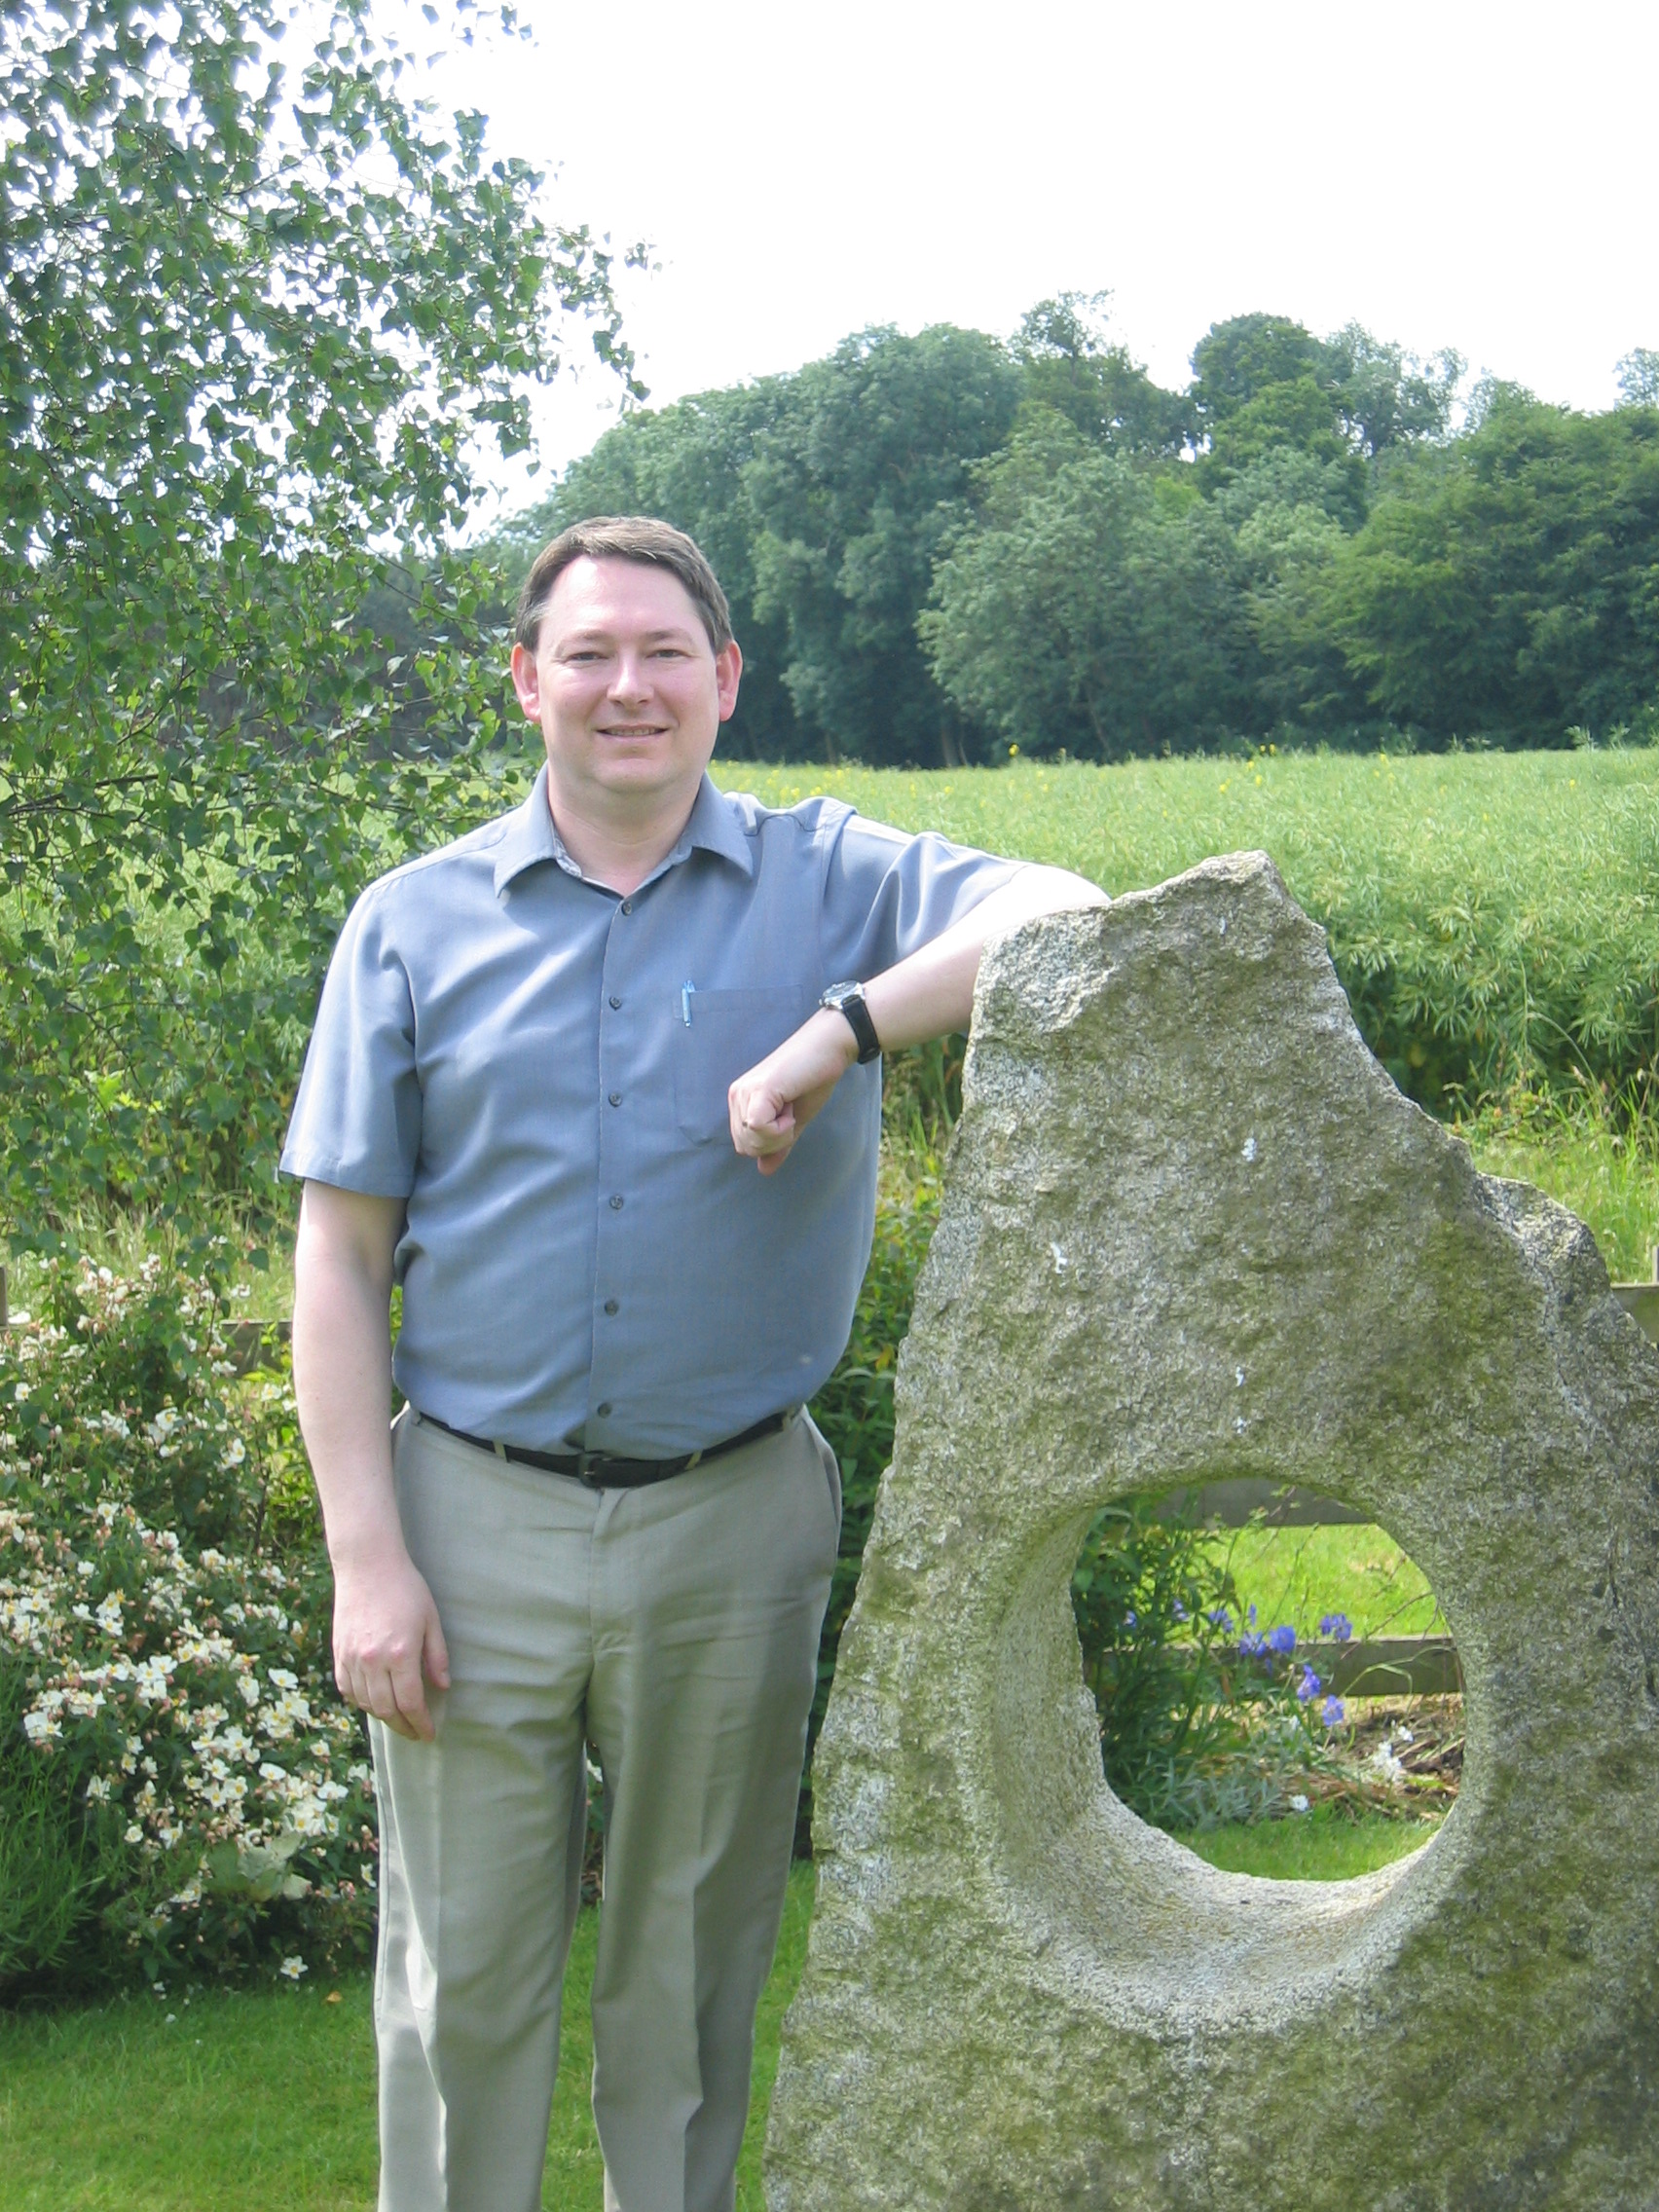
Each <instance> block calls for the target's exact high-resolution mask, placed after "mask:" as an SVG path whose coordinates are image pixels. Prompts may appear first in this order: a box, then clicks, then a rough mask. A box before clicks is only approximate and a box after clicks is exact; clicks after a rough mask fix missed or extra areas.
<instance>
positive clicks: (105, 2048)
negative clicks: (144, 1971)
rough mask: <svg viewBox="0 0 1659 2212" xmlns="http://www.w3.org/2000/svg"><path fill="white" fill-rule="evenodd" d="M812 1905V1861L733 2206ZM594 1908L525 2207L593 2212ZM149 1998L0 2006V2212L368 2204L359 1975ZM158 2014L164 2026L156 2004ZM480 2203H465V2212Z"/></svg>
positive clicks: (370, 2112)
mask: <svg viewBox="0 0 1659 2212" xmlns="http://www.w3.org/2000/svg"><path fill="white" fill-rule="evenodd" d="M811 1916H812V1870H811V1868H810V1867H807V1866H797V1867H796V1868H795V1870H794V1873H793V1875H792V1877H791V1880H790V1893H789V1900H788V1903H787V1905H786V1907H785V1913H784V1929H783V1935H782V1937H781V1939H780V1941H779V1945H778V1957H777V1963H776V1964H775V1966H774V1967H773V1970H772V1978H771V1980H770V1981H769V1982H768V1984H767V1986H766V1994H765V1997H764V1998H763V2000H762V2002H761V2007H760V2020H759V2034H758V2038H757V2050H756V2067H755V2095H754V2103H753V2105H752V2107H751V2115H750V2125H749V2133H748V2136H747V2138H746V2140H745V2142H744V2147H743V2159H742V2163H741V2165H740V2167H739V2169H738V2192H737V2201H738V2207H739V2212H763V2198H762V2196H761V2194H760V2147H761V2141H762V2137H763V2135H764V2130H765V2115H766V2107H767V2104H768V2102H769V2101H770V2098H771V2094H772V2080H773V2076H774V2074H775V2073H776V2071H777V2064H778V2035H779V2030H780V2027H781V2025H782V2021H783V2015H784V2009H785V2008H786V2006H787V2005H788V2004H789V2001H790V1999H791V1997H792V1996H793V1994H794V1986H795V1983H796V1981H797V1980H798V1979H799V1977H800V1970H801V1962H802V1960H803V1958H804V1956H805V1952H806V1931H807V1925H808V1922H809V1921H810V1919H811ZM598 1932H599V1924H598V1918H597V1915H596V1914H595V1913H593V1912H591V1911H590V1912H584V1913H583V1915H582V1917H581V1921H580V1923H579V1925H578V1927H577V1930H576V1936H575V1940H574V1942H573V1943H572V1945H571V1967H570V1974H569V1977H568V1980H567V1983H566V2004H565V2018H564V2033H563V2036H562V2038H561V2044H560V2065H559V2085H558V2089H557V2092H556V2094H555V2097H554V2105H553V2125H552V2131H551V2136H550V2140H549V2143H548V2149H547V2173H546V2179H545V2181H544V2182H543V2184H542V2203H543V2204H544V2205H547V2206H556V2207H558V2212H600V2207H601V2204H602V2202H603V2167H602V2165H601V2161H600V2155H599V2143H598V2140H597V2138H596V2136H595V2134H594V2126H593V2115H592V2113H591V2111H590V2109H589V2106H588V2078H589V2072H590V2069H591V2066H592V2063H593V2045H592V2040H591V2038H590V2035H589V2032H588V1989H589V1985H590V1983H591V1981H592V1978H593V1954H594V1945H595V1942H596V1940H597V1937H598ZM339 1993H340V2001H339V2003H338V2004H330V2003H328V2002H327V2001H326V2000H327V1997H328V1994H329V1993H328V1991H327V1990H325V1989H308V1988H304V1987H302V1988H299V1989H295V1990H287V1989H283V1990H263V1991H258V1992H252V1991H217V1992H211V1993H209V1994H206V1995H199V1996H197V1997H194V1998H192V1999H191V2000H190V2002H189V2003H188V2004H186V2003H185V2002H184V2001H183V1999H182V1997H181V1996H169V1997H168V1998H166V1999H165V2000H163V1999H159V1998H157V1997H155V1996H152V1995H146V1996H144V1997H132V1998H129V1999H127V2000H125V2001H123V2000H117V2001H116V2002H114V2003H113V2004H109V2005H104V2006H99V2007H95V2008H92V2007H88V2008H85V2009H75V2010H64V2011H61V2012H55V2013H50V2014H36V2015H24V2016H21V2017H11V2018H5V2017H0V2212H325V2208H326V2212H369V2208H370V2207H372V2206H373V2204H374V2201H375V2175H376V2157H375V2056H374V2031H373V2026H372V2022H371V2018H370V1983H369V1978H368V1976H367V1975H366V1974H359V1975H355V1976H353V1977H351V1978H350V1979H349V1980H346V1981H343V1982H341V1984H340V1985H339ZM169 2013H171V2014H172V2015H173V2019H172V2021H171V2023H170V2024H169V2022H168V2019H167V2015H168V2014H169ZM481 2212H482V2208H481Z"/></svg>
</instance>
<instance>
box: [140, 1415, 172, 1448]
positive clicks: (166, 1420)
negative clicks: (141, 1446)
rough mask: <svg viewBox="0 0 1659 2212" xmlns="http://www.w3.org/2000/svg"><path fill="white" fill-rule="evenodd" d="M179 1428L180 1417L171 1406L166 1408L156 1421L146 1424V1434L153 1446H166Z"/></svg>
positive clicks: (148, 1421) (149, 1421)
mask: <svg viewBox="0 0 1659 2212" xmlns="http://www.w3.org/2000/svg"><path fill="white" fill-rule="evenodd" d="M177 1426H178V1415H177V1414H176V1413H175V1412H174V1411H173V1409H172V1407H171V1406H164V1407H163V1408H162V1410H161V1412H160V1413H159V1414H158V1415H157V1416H156V1418H155V1419H154V1420H147V1421H146V1422H145V1423H144V1434H145V1435H146V1436H147V1437H148V1438H149V1439H150V1442H151V1443H152V1444H165V1443H166V1440H167V1438H168V1437H169V1436H170V1435H171V1434H172V1432H173V1430H174V1429H175V1428H176V1427H177Z"/></svg>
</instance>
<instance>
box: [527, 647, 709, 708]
mask: <svg viewBox="0 0 1659 2212" xmlns="http://www.w3.org/2000/svg"><path fill="white" fill-rule="evenodd" d="M512 671H513V689H514V690H515V691H516V692H517V693H518V703H519V705H520V706H521V707H522V708H523V709H524V711H525V714H526V716H527V718H528V719H530V720H531V721H533V722H539V721H540V719H541V679H540V676H539V675H538V673H537V671H536V666H535V654H534V653H533V652H532V651H531V650H530V648H529V646H528V645H515V646H514V647H513V658H512ZM732 697H733V700H734V701H735V699H736V697H737V690H736V686H735V684H734V685H733V688H732Z"/></svg>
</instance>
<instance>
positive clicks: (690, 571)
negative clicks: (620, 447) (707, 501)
mask: <svg viewBox="0 0 1659 2212" xmlns="http://www.w3.org/2000/svg"><path fill="white" fill-rule="evenodd" d="M584 558H585V559H587V560H589V561H638V562H639V563H640V564H641V565H642V566H643V567H645V568H647V569H666V570H668V571H669V573H670V574H671V575H675V576H678V577H679V578H680V581H681V582H682V584H683V585H684V586H685V589H686V591H687V592H688V593H689V594H690V597H691V602H692V605H693V606H694V607H695V608H696V609H697V612H698V613H699V614H700V615H701V616H702V619H703V627H704V629H705V630H707V632H708V633H709V644H710V645H712V646H713V647H714V649H715V651H716V652H719V651H720V650H721V649H722V648H723V647H724V646H726V645H730V644H731V608H729V607H728V606H727V605H726V595H725V593H724V592H723V591H721V589H720V586H719V577H718V576H717V575H716V574H715V571H714V570H713V569H711V568H710V566H709V564H708V562H707V561H706V560H705V559H704V557H703V554H702V552H701V550H700V549H699V548H698V546H697V545H695V544H694V543H693V542H692V540H691V539H690V538H689V537H687V536H686V535H685V533H684V532H683V531H682V530H676V529H675V528H674V527H673V525H672V524H671V523H666V522H658V521H657V519H656V517H655V516H654V515H590V516H589V517H588V519H587V521H586V522H573V523H571V527H570V529H569V530H562V531H561V532H560V533H559V535H558V536H557V537H556V538H555V539H554V540H553V542H552V544H551V545H546V546H543V547H542V549H541V551H540V552H539V553H538V554H537V555H536V556H535V562H534V564H533V565H532V568H531V571H530V573H529V575H528V576H526V578H525V579H524V589H523V591H521V592H520V593H519V603H518V619H517V621H516V622H515V624H514V626H513V636H514V638H515V640H516V641H517V643H518V644H519V645H523V646H524V648H525V649H526V651H527V652H535V644H536V638H537V636H538V634H539V632H540V629H541V617H542V616H543V615H544V614H545V613H546V611H547V602H548V601H549V600H550V599H551V598H552V596H553V586H554V585H555V584H556V583H557V582H558V580H559V578H560V576H561V575H563V573H564V572H565V571H566V570H567V569H568V568H569V567H570V566H571V562H572V561H580V560H583V559H584Z"/></svg>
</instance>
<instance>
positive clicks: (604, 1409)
mask: <svg viewBox="0 0 1659 2212" xmlns="http://www.w3.org/2000/svg"><path fill="white" fill-rule="evenodd" d="M597 1410H598V1413H599V1418H600V1419H601V1420H604V1419H607V1417H608V1414H609V1412H610V1400H609V1399H608V1398H602V1399H601V1400H600V1402H599V1406H598V1409H597Z"/></svg>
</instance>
